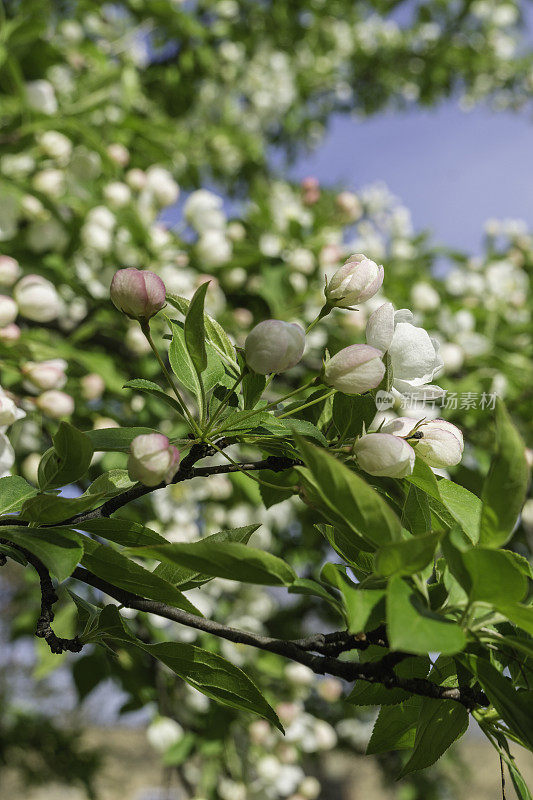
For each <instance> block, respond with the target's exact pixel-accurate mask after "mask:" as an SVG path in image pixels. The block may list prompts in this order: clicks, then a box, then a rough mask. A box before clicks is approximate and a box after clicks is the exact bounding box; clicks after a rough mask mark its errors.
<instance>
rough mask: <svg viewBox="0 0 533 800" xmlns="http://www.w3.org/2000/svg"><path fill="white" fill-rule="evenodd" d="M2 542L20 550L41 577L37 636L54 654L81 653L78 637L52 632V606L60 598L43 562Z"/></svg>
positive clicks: (31, 554) (3, 540)
mask: <svg viewBox="0 0 533 800" xmlns="http://www.w3.org/2000/svg"><path fill="white" fill-rule="evenodd" d="M0 542H1V543H2V544H7V545H9V546H10V547H13V548H14V549H15V550H18V551H19V552H20V553H22V555H23V556H24V558H25V559H26V560H27V562H28V563H29V564H31V566H32V567H33V568H34V570H35V571H36V573H37V575H38V576H39V583H40V587H41V614H40V616H39V619H38V620H37V626H36V628H35V635H36V636H37V637H38V638H39V639H44V640H45V642H46V643H47V645H48V646H49V648H50V650H51V651H52V653H56V654H59V653H64V652H65V651H67V650H69V651H70V652H71V653H79V652H80V650H81V649H82V647H83V643H82V642H81V640H80V639H79V638H78V637H77V636H75V637H74V638H73V639H63V638H62V637H60V636H57V635H56V634H55V633H54V631H53V630H52V622H53V621H54V611H53V608H52V606H53V605H54V603H56V602H57V600H58V597H57V594H56V592H55V589H54V585H53V583H52V579H51V577H50V573H49V572H48V570H47V569H46V567H45V566H44V564H43V562H42V561H41V560H40V559H38V558H37V556H34V555H33V553H30V551H29V550H26V548H24V547H20V545H16V544H13V542H8V541H7V539H0ZM4 563H5V562H4Z"/></svg>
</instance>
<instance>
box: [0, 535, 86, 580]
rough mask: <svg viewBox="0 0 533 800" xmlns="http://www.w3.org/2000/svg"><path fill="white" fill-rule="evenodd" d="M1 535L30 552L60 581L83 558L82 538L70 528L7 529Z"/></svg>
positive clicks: (70, 572)
mask: <svg viewBox="0 0 533 800" xmlns="http://www.w3.org/2000/svg"><path fill="white" fill-rule="evenodd" d="M0 536H1V537H2V539H8V540H9V541H10V542H13V543H14V544H17V545H20V546H21V547H24V548H25V549H26V550H29V551H30V553H33V555H34V556H37V558H38V559H39V560H40V561H42V562H43V564H44V565H45V567H46V568H47V569H48V570H49V571H50V572H52V573H53V574H54V575H55V576H56V578H57V579H58V580H60V581H64V580H65V578H68V576H69V575H71V574H72V573H73V571H74V570H75V568H76V567H77V565H78V564H79V562H80V561H81V559H82V556H83V547H82V538H83V537H82V536H81V535H80V534H79V533H77V532H76V531H72V530H69V529H67V528H23V527H22V526H20V525H16V526H15V525H14V526H12V527H8V526H5V527H2V528H0Z"/></svg>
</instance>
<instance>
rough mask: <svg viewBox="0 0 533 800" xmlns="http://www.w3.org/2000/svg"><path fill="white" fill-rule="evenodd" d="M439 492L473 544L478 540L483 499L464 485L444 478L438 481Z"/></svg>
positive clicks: (445, 504)
mask: <svg viewBox="0 0 533 800" xmlns="http://www.w3.org/2000/svg"><path fill="white" fill-rule="evenodd" d="M438 487H439V494H440V497H441V500H442V502H443V504H444V506H445V507H446V508H447V509H448V511H449V512H450V514H451V515H452V517H453V518H454V520H455V521H456V522H458V523H459V525H460V526H461V528H462V529H463V531H464V532H465V533H466V535H467V536H468V538H469V539H470V541H471V542H472V543H473V544H476V542H477V540H478V535H479V534H478V532H479V521H480V519H481V500H480V499H479V497H476V495H475V494H472V492H469V491H468V489H465V488H464V487H463V486H459V485H458V484H457V483H453V482H452V481H449V480H446V479H445V478H442V479H441V480H440V481H439V482H438Z"/></svg>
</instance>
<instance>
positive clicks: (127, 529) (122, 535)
mask: <svg viewBox="0 0 533 800" xmlns="http://www.w3.org/2000/svg"><path fill="white" fill-rule="evenodd" d="M77 527H78V528H79V529H80V530H82V531H86V532H87V533H94V534H96V536H99V537H100V538H101V539H109V540H110V541H111V542H116V543H117V544H120V545H122V546H123V547H143V546H145V545H149V544H167V539H165V538H164V537H163V536H160V535H159V533H156V532H155V531H152V530H150V528H145V527H144V526H143V525H139V523H138V522H131V521H130V520H128V519H120V518H119V517H113V518H112V519H105V518H101V519H98V518H97V519H89V520H85V522H82V523H77Z"/></svg>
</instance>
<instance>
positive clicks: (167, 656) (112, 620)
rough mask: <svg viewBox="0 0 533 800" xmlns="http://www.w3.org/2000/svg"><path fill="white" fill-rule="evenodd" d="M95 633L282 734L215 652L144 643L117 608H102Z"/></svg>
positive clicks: (248, 684)
mask: <svg viewBox="0 0 533 800" xmlns="http://www.w3.org/2000/svg"><path fill="white" fill-rule="evenodd" d="M97 633H99V634H100V635H101V636H104V637H105V636H109V637H111V638H115V639H119V640H122V641H125V642H128V643H130V644H133V645H135V646H136V647H139V648H140V649H141V650H144V651H145V652H146V653H149V654H150V655H151V656H152V657H154V658H156V659H158V660H159V661H161V662H162V663H163V664H166V666H167V667H169V669H171V670H172V671H173V672H175V673H176V675H179V677H180V678H182V679H183V680H184V681H186V682H187V683H189V684H190V685H191V686H193V687H194V688H195V689H197V690H198V691H199V692H202V694H205V695H207V696H208V697H211V698H212V699H213V700H216V701H217V702H219V703H223V704H224V705H227V706H230V707H232V708H237V709H240V710H244V711H252V712H253V713H255V714H258V715H259V716H261V717H263V718H264V719H266V720H268V721H269V722H271V723H272V724H273V725H275V726H276V727H277V728H279V730H280V731H281V732H283V727H282V725H281V723H280V721H279V719H278V717H277V715H276V713H275V711H274V710H273V709H272V708H271V706H270V705H269V704H268V703H267V701H266V700H265V698H264V697H263V695H262V694H261V692H260V691H259V689H258V688H257V686H256V685H255V683H253V682H252V680H251V679H250V678H249V677H248V675H246V673H245V672H243V671H242V670H241V669H239V668H238V667H235V666H234V665H233V664H230V662H229V661H226V659H225V658H222V657H221V656H219V655H217V654H216V653H211V652H209V651H208V650H203V649H202V648H201V647H196V645H192V644H185V643H183V642H161V643H158V644H145V643H144V642H141V641H140V640H139V639H136V638H134V637H133V635H132V634H131V632H130V631H129V630H128V629H127V628H126V626H125V624H124V622H123V620H122V619H121V617H120V615H119V612H118V610H117V608H116V606H106V608H104V609H103V611H102V613H101V615H100V630H99V632H97Z"/></svg>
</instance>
